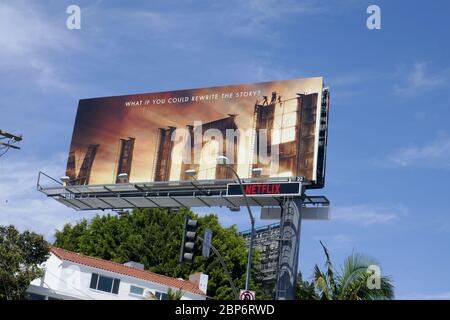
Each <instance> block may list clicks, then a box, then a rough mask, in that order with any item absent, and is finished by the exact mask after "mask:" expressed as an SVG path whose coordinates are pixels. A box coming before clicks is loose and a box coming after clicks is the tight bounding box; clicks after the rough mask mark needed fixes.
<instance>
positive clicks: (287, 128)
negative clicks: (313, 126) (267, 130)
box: [272, 99, 298, 145]
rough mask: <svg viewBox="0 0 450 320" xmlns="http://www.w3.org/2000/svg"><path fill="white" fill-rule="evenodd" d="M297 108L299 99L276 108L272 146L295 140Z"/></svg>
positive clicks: (280, 104) (283, 103)
mask: <svg viewBox="0 0 450 320" xmlns="http://www.w3.org/2000/svg"><path fill="white" fill-rule="evenodd" d="M297 108H298V106H297V99H290V100H286V101H283V102H280V103H279V104H278V105H277V106H276V107H275V113H274V119H273V128H272V145H274V144H281V143H286V142H289V141H294V140H295V128H296V125H297Z"/></svg>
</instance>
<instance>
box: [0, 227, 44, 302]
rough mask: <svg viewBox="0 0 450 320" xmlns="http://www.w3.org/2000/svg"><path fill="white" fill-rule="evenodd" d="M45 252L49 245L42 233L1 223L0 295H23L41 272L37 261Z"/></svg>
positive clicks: (2, 297) (40, 260) (39, 260)
mask: <svg viewBox="0 0 450 320" xmlns="http://www.w3.org/2000/svg"><path fill="white" fill-rule="evenodd" d="M48 255H49V245H48V243H47V242H46V241H45V240H44V238H43V237H42V236H41V235H39V234H36V233H34V232H30V231H25V232H23V233H20V232H19V231H18V230H17V229H16V228H15V227H14V226H12V225H10V226H0V299H2V300H5V299H6V300H16V299H24V298H25V297H26V290H27V288H28V286H29V285H30V282H31V281H32V280H34V279H36V278H39V277H41V276H42V274H43V271H42V269H41V268H40V267H39V265H40V264H41V263H43V262H44V261H46V260H47V258H48Z"/></svg>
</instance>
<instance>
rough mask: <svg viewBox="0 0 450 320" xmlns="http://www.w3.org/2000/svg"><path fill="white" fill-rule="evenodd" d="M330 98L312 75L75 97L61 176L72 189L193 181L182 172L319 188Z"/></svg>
mask: <svg viewBox="0 0 450 320" xmlns="http://www.w3.org/2000/svg"><path fill="white" fill-rule="evenodd" d="M328 94H329V93H328V90H327V89H324V87H323V78H321V77H316V78H306V79H297V80H282V81H273V82H262V83H251V84H239V85H228V86H221V87H210V88H199V89H188V90H177V91H167V92H157V93H145V94H133V95H125V96H114V97H102V98H93V99H83V100H80V101H79V104H78V111H77V115H76V120H75V126H74V131H73V136H72V142H71V145H70V151H69V156H68V161H67V170H66V175H67V176H68V177H69V178H70V182H69V184H73V185H78V184H111V183H121V182H130V183H138V182H152V181H179V180H191V179H192V177H191V175H192V174H191V175H188V174H187V173H186V171H187V170H189V171H190V172H191V173H192V171H195V173H196V178H197V179H198V180H211V179H234V175H233V172H232V170H230V168H229V167H231V168H232V169H234V170H235V171H236V172H237V173H238V174H239V176H240V177H241V178H250V177H263V178H264V177H265V178H276V177H305V178H306V179H308V180H310V181H312V183H313V184H312V187H323V184H324V178H325V154H326V139H327V122H328V101H329V97H328ZM218 157H219V158H220V157H221V159H225V160H226V162H227V163H228V164H229V166H223V165H219V164H218V163H217V158H218ZM224 157H226V158H224ZM255 169H257V170H255Z"/></svg>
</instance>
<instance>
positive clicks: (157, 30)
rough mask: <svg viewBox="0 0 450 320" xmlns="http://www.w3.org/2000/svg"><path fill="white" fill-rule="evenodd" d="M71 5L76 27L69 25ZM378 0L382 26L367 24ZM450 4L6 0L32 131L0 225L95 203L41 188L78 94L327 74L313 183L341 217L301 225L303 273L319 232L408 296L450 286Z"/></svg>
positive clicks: (17, 161)
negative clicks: (70, 200) (325, 142)
mask: <svg viewBox="0 0 450 320" xmlns="http://www.w3.org/2000/svg"><path fill="white" fill-rule="evenodd" d="M70 4H77V5H79V6H80V7H81V14H82V25H81V27H82V28H81V30H68V29H67V28H66V26H65V22H66V19H67V16H68V15H67V14H66V8H67V6H68V5H70ZM370 4H377V5H379V6H380V8H381V19H382V28H381V30H368V29H367V28H366V19H367V17H368V15H367V14H366V9H367V7H368V5H370ZM449 16H450V3H448V1H444V0H441V1H439V0H436V1H433V2H429V1H357V0H342V1H322V0H308V1H283V2H276V1H274V0H261V1H256V0H249V1H244V0H232V1H184V2H182V3H181V2H179V1H171V0H166V1H133V2H123V1H77V2H75V1H61V0H58V1H56V0H54V1H21V0H19V1H7V0H2V1H0V126H1V129H3V130H7V131H10V132H13V133H22V134H23V135H24V140H23V142H22V143H21V147H22V150H20V151H14V150H13V151H10V152H9V153H8V154H7V155H6V156H4V157H2V158H1V159H0V224H7V223H12V224H15V225H17V226H18V227H19V228H20V229H22V230H23V229H32V230H35V231H38V232H41V233H43V234H45V235H46V237H47V238H48V239H51V237H52V235H53V233H54V230H55V229H56V228H60V227H61V226H62V225H63V224H64V223H65V222H73V221H76V220H78V219H80V218H81V217H88V218H89V217H92V216H93V215H95V213H94V212H83V213H80V212H75V211H72V210H70V209H67V208H65V207H63V206H62V205H60V204H58V203H56V202H54V201H51V200H50V199H46V198H45V197H44V196H43V195H41V194H40V193H38V192H37V191H36V190H35V184H36V177H37V173H38V171H39V170H43V171H45V172H47V173H49V174H51V175H53V176H55V177H59V176H61V175H63V173H64V167H65V164H66V154H67V152H68V148H69V142H70V138H71V134H72V129H73V128H72V127H73V123H74V119H75V113H76V106H77V103H78V100H79V99H81V98H90V97H96V96H109V95H120V94H130V93H144V92H152V91H161V90H172V89H183V88H195V87H202V86H216V85H225V84H232V83H243V82H257V81H270V80H278V79H287V78H288V79H289V78H300V77H308V76H324V78H325V82H326V84H327V85H328V86H330V88H331V97H332V99H331V114H330V131H329V148H328V161H327V185H326V188H325V189H323V190H320V191H314V192H313V194H324V195H326V196H327V197H328V198H329V199H330V200H331V202H332V211H331V220H330V221H305V222H304V223H303V226H302V235H301V251H300V269H301V271H302V272H303V274H304V275H305V276H306V277H310V276H311V275H312V269H313V266H314V264H315V263H319V264H320V265H322V264H323V263H324V259H323V253H322V251H321V249H320V245H319V240H323V241H324V243H325V244H326V245H327V246H328V247H329V249H330V251H331V253H332V258H333V259H334V261H335V263H336V264H337V265H338V264H341V263H342V262H343V260H344V258H345V257H346V256H347V255H348V254H350V253H351V252H352V251H355V252H363V253H366V254H369V255H371V256H372V257H374V258H375V259H376V260H377V261H378V262H379V263H380V265H381V267H382V272H383V273H385V274H388V275H391V276H392V277H393V279H394V282H395V287H396V297H397V298H399V299H410V298H417V299H427V298H444V299H445V298H446V299H450V275H449V273H448V271H447V270H448V269H450V255H449V252H450V217H449V208H450V197H449V184H450V183H449V181H450V128H449V125H448V119H449V118H450V93H449V89H450V59H449V57H450V43H449V42H448V37H449V32H450V22H449V21H450V20H449ZM207 211H211V210H207ZM203 212H204V211H203ZM214 212H217V213H219V215H220V219H221V221H222V222H223V223H224V224H225V225H230V224H231V223H237V224H238V227H239V228H240V229H246V228H248V226H249V224H248V221H247V220H248V219H247V215H246V213H245V211H241V212H240V213H235V212H228V211H227V210H223V209H217V210H216V209H214ZM257 223H258V225H264V224H267V221H259V220H258V222H257Z"/></svg>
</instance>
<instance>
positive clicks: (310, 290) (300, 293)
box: [295, 272, 319, 300]
mask: <svg viewBox="0 0 450 320" xmlns="http://www.w3.org/2000/svg"><path fill="white" fill-rule="evenodd" d="M295 299H296V300H318V299H319V296H318V295H317V293H316V288H315V286H314V282H309V281H307V280H303V277H302V274H301V273H300V272H299V273H298V275H297V285H296V287H295Z"/></svg>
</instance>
